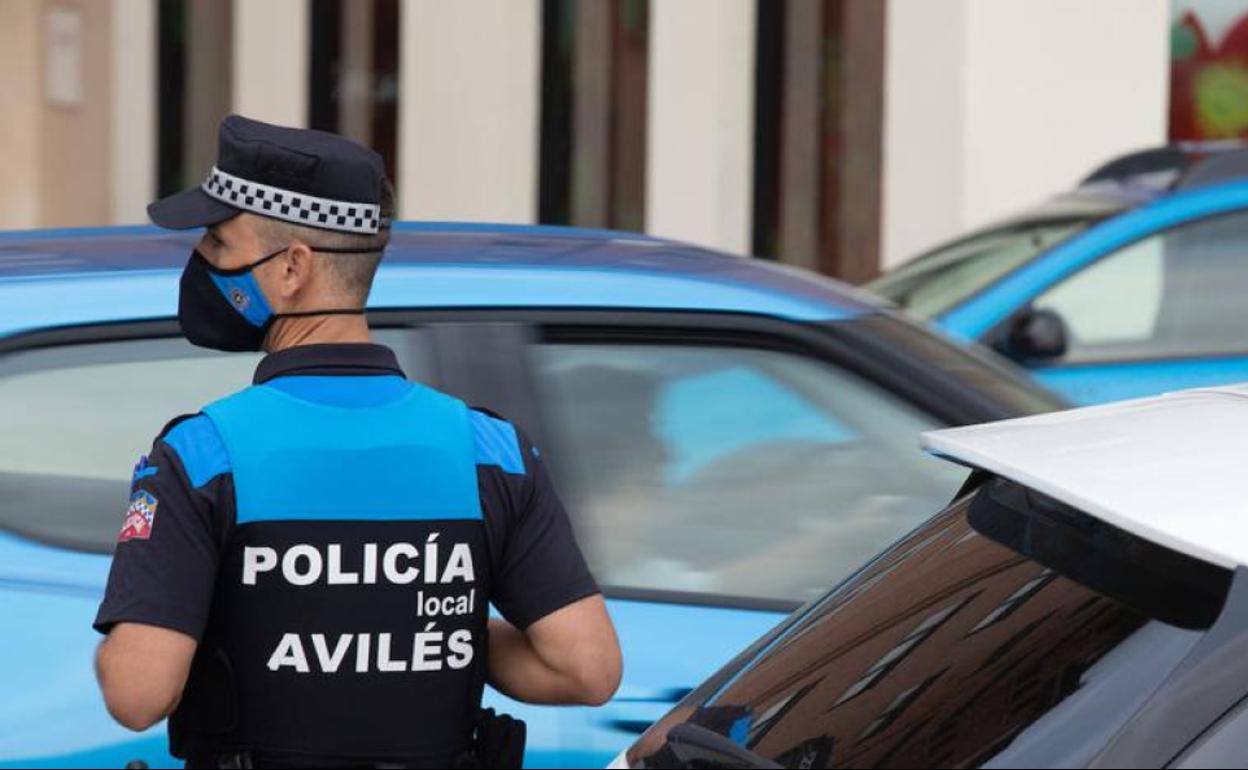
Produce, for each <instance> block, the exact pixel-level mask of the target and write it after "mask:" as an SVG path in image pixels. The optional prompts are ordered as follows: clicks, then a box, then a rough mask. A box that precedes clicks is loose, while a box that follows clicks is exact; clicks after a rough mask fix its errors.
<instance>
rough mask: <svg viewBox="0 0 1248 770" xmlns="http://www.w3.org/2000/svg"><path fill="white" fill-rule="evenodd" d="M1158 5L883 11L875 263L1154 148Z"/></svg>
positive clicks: (897, 258) (1160, 128) (1159, 115)
mask: <svg viewBox="0 0 1248 770" xmlns="http://www.w3.org/2000/svg"><path fill="white" fill-rule="evenodd" d="M1169 20H1170V9H1169V3H1168V0H1098V2H1095V3H1087V2H1081V0H1046V2H1032V1H1031V0H945V1H944V2H941V3H925V2H920V1H919V0H894V2H892V3H891V4H890V5H889V21H888V43H887V50H888V53H887V56H888V68H889V71H888V75H887V78H888V80H887V90H886V93H887V115H886V118H885V120H886V129H885V131H886V135H885V172H884V174H885V176H884V190H885V192H884V199H885V211H884V246H883V260H884V263H885V265H889V266H891V265H896V264H898V263H900V262H903V261H905V260H906V259H907V258H909V257H912V256H914V255H915V254H916V253H918V252H919V251H921V250H923V249H925V248H928V247H930V246H932V245H934V244H935V243H936V242H939V241H942V240H945V239H947V238H950V237H953V236H955V235H957V234H959V233H961V232H963V231H965V230H966V229H968V228H972V227H976V226H979V225H982V224H985V223H987V222H990V221H992V220H994V219H997V218H1000V217H1003V216H1006V215H1008V214H1010V213H1012V212H1014V211H1017V210H1018V209H1021V208H1023V207H1026V206H1028V205H1030V204H1033V203H1036V202H1038V201H1040V200H1042V199H1044V198H1046V197H1049V196H1051V195H1053V194H1054V193H1056V192H1059V191H1061V190H1065V189H1068V188H1070V187H1071V186H1072V185H1074V184H1075V183H1077V182H1078V181H1079V179H1081V178H1082V176H1084V175H1085V174H1087V172H1089V171H1091V170H1092V168H1094V167H1095V166H1096V165H1098V164H1099V163H1100V162H1102V161H1104V160H1106V159H1108V158H1109V157H1111V156H1113V155H1116V154H1121V153H1123V152H1127V151H1131V150H1135V149H1138V148H1141V147H1146V146H1150V145H1156V144H1161V143H1163V142H1164V141H1165V139H1166V114H1167V108H1168V83H1169V71H1168V61H1169V59H1168V56H1169V33H1168V29H1169Z"/></svg>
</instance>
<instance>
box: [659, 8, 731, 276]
mask: <svg viewBox="0 0 1248 770" xmlns="http://www.w3.org/2000/svg"><path fill="white" fill-rule="evenodd" d="M755 24H756V19H755V5H754V3H753V1H752V0H679V1H678V2H670V1H669V2H656V3H652V4H651V5H650V84H649V89H650V90H649V96H650V103H649V116H648V117H649V123H650V125H649V134H648V136H647V146H648V147H649V157H648V158H647V163H646V231H647V232H649V233H651V234H653V235H660V236H665V237H670V238H677V239H680V240H685V241H692V242H694V243H698V244H702V245H706V246H713V247H716V248H720V249H724V250H727V251H730V252H733V253H735V254H746V253H749V251H750V236H751V232H752V223H751V218H752V201H753V185H754V48H755V45H754V29H755Z"/></svg>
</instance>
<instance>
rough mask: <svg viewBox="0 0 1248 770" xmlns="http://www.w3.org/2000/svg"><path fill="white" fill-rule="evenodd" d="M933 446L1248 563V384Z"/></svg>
mask: <svg viewBox="0 0 1248 770" xmlns="http://www.w3.org/2000/svg"><path fill="white" fill-rule="evenodd" d="M923 447H924V448H925V449H926V450H927V451H928V452H930V453H932V454H935V455H938V456H941V457H944V458H946V459H949V460H952V461H955V462H958V463H961V464H963V465H968V466H970V467H973V468H979V469H982V470H985V471H988V472H991V473H994V474H996V475H999V476H1003V477H1005V478H1007V479H1010V480H1012V481H1015V482H1018V483H1019V484H1023V485H1024V486H1027V487H1030V488H1031V489H1034V490H1035V491H1037V492H1039V493H1041V494H1044V495H1047V496H1049V497H1051V498H1054V499H1056V500H1058V501H1060V502H1063V503H1066V504H1068V505H1071V506H1073V507H1075V508H1077V509H1079V510H1080V511H1082V512H1084V513H1086V514H1088V515H1090V516H1093V517H1095V518H1097V519H1100V520H1102V521H1104V522H1106V523H1108V524H1111V525H1113V526H1115V527H1118V528H1120V529H1124V530H1126V531H1128V532H1130V533H1132V534H1134V535H1137V536H1139V537H1142V538H1145V539H1147V540H1150V541H1152V542H1154V543H1157V544H1159V545H1162V546H1165V547H1167V548H1170V549H1172V550H1176V551H1179V552H1181V553H1184V554H1187V555H1188V556H1192V557H1195V558H1198V559H1201V560H1203V561H1207V562H1209V563H1211V564H1215V565H1218V566H1221V567H1226V568H1228V569H1234V568H1236V567H1238V566H1241V565H1244V566H1248V515H1245V508H1244V501H1245V500H1248V474H1245V473H1244V470H1243V468H1244V458H1245V457H1248V384H1244V385H1236V386H1231V387H1222V388H1209V389H1200V390H1189V391H1180V392H1176V393H1171V394H1167V395H1164V396H1157V397H1154V398H1145V399H1138V400H1133V401H1124V402H1121V403H1116V404H1108V405H1104V406H1096V407H1090V408H1086V409H1076V410H1071V411H1066V412H1058V413H1054V414H1048V415H1041V416H1037V417H1027V418H1023V419H1019V420H1008V421H1005V422H999V423H991V424H988V425H979V426H972V427H969V428H956V429H952V430H944V431H936V432H933V433H929V434H926V435H925V436H923Z"/></svg>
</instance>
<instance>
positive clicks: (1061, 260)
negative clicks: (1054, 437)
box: [935, 181, 1248, 404]
mask: <svg viewBox="0 0 1248 770" xmlns="http://www.w3.org/2000/svg"><path fill="white" fill-rule="evenodd" d="M1244 209H1248V182H1242V181H1237V182H1231V183H1225V184H1218V185H1212V186H1209V187H1202V188H1197V189H1194V190H1190V191H1185V192H1179V193H1175V194H1172V195H1169V196H1166V197H1163V198H1159V199H1157V200H1156V201H1153V202H1151V203H1147V204H1145V205H1143V206H1140V207H1138V208H1134V209H1131V210H1129V211H1127V212H1125V213H1123V214H1120V215H1118V216H1115V217H1113V218H1111V219H1109V220H1107V221H1105V222H1103V223H1101V224H1099V225H1096V226H1094V227H1091V228H1089V229H1088V230H1086V231H1084V232H1083V233H1081V234H1079V235H1076V236H1075V237H1073V238H1071V239H1070V240H1068V241H1065V242H1064V243H1062V244H1060V245H1058V246H1056V247H1054V248H1052V249H1050V250H1049V251H1047V252H1043V253H1041V254H1040V255H1039V256H1037V257H1036V258H1035V259H1033V260H1032V261H1030V262H1028V263H1027V264H1026V265H1024V266H1023V267H1021V268H1019V269H1018V270H1016V271H1014V272H1013V273H1010V274H1009V275H1007V276H1005V277H1004V278H1002V279H1001V280H999V281H997V282H996V283H995V284H993V285H992V286H990V287H988V288H987V289H985V290H984V291H982V292H980V293H978V294H976V295H974V296H972V297H971V298H969V299H968V300H966V301H965V302H963V303H962V304H961V305H958V306H957V307H955V308H953V309H952V310H950V311H948V312H946V313H944V314H943V315H942V316H940V317H938V318H937V319H935V320H936V323H937V324H939V325H940V326H941V327H943V328H944V329H945V331H946V332H948V333H949V334H950V335H951V336H953V337H954V338H956V339H960V340H962V341H963V342H966V343H968V344H969V343H972V342H975V341H979V340H982V339H983V338H984V336H985V335H986V334H988V333H989V332H990V331H992V330H993V329H994V328H996V327H997V326H998V325H999V324H1001V323H1002V322H1004V321H1006V320H1007V319H1009V318H1010V317H1011V316H1013V315H1014V314H1015V313H1016V312H1018V311H1019V310H1021V309H1023V308H1025V307H1027V306H1028V305H1029V304H1030V303H1031V302H1032V301H1034V300H1035V299H1036V298H1037V297H1039V296H1040V295H1041V294H1043V293H1044V292H1045V291H1046V290H1048V289H1049V288H1050V287H1052V286H1055V285H1056V284H1058V283H1060V282H1061V281H1063V280H1065V279H1066V278H1068V277H1070V276H1072V275H1074V274H1075V273H1077V272H1079V271H1080V270H1083V269H1084V268H1086V267H1088V266H1089V265H1091V264H1093V263H1094V262H1096V261H1097V260H1099V259H1101V258H1102V257H1105V256H1107V255H1109V254H1112V253H1114V252H1116V251H1118V250H1119V249H1121V248H1123V247H1125V246H1128V245H1130V244H1132V243H1134V242H1136V241H1139V240H1142V239H1144V238H1147V237H1149V236H1151V235H1153V234H1155V233H1158V232H1161V231H1164V230H1168V229H1170V228H1173V227H1176V226H1178V225H1182V224H1184V223H1187V222H1192V221H1195V220H1199V219H1204V218H1206V217H1212V216H1217V215H1219V214H1225V213H1229V212H1232V211H1239V210H1244ZM1032 372H1033V374H1035V376H1036V377H1037V378H1038V379H1039V380H1040V381H1041V382H1042V383H1044V384H1045V385H1047V386H1048V387H1050V388H1052V389H1053V390H1055V391H1057V392H1058V393H1060V394H1061V395H1063V396H1065V397H1066V398H1067V399H1068V400H1070V401H1071V402H1072V403H1075V404H1096V403H1104V402H1106V401H1115V400H1120V399H1122V398H1131V397H1136V396H1147V395H1155V394H1157V393H1161V392H1164V391H1168V390H1176V389H1182V388H1190V387H1200V386H1203V385H1214V384H1225V383H1228V382H1237V381H1242V380H1246V379H1248V357H1245V358H1224V359H1213V360H1211V359H1188V360H1183V359H1177V360H1157V361H1146V362H1126V363H1116V362H1106V363H1104V364H1096V365H1083V364H1079V365H1072V366H1056V367H1048V366H1045V367H1034V368H1033V369H1032Z"/></svg>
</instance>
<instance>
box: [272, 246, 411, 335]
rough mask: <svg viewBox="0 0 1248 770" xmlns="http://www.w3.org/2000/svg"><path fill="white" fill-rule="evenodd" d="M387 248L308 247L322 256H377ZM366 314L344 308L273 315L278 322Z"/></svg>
mask: <svg viewBox="0 0 1248 770" xmlns="http://www.w3.org/2000/svg"><path fill="white" fill-rule="evenodd" d="M289 248H290V247H289V246H287V247H286V248H285V249H282V251H279V252H277V253H276V254H272V255H270V256H267V257H265V258H264V259H262V260H260V261H259V262H257V263H256V264H255V265H252V267H253V268H254V267H256V266H258V265H261V264H263V263H265V262H268V261H269V260H270V259H273V258H274V257H276V256H277V255H278V254H281V253H282V252H283V251H286V250H287V249H289ZM385 248H386V247H385V246H382V247H380V248H374V249H331V248H324V249H322V248H318V247H316V246H308V249H309V250H310V251H314V252H319V253H321V254H376V253H377V252H379V251H385ZM365 314H366V311H365V310H364V308H359V309H357V310H348V309H345V308H343V309H339V310H305V311H302V312H299V313H275V314H274V315H273V318H274V319H275V320H276V319H278V318H315V317H316V316H322V315H365Z"/></svg>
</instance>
